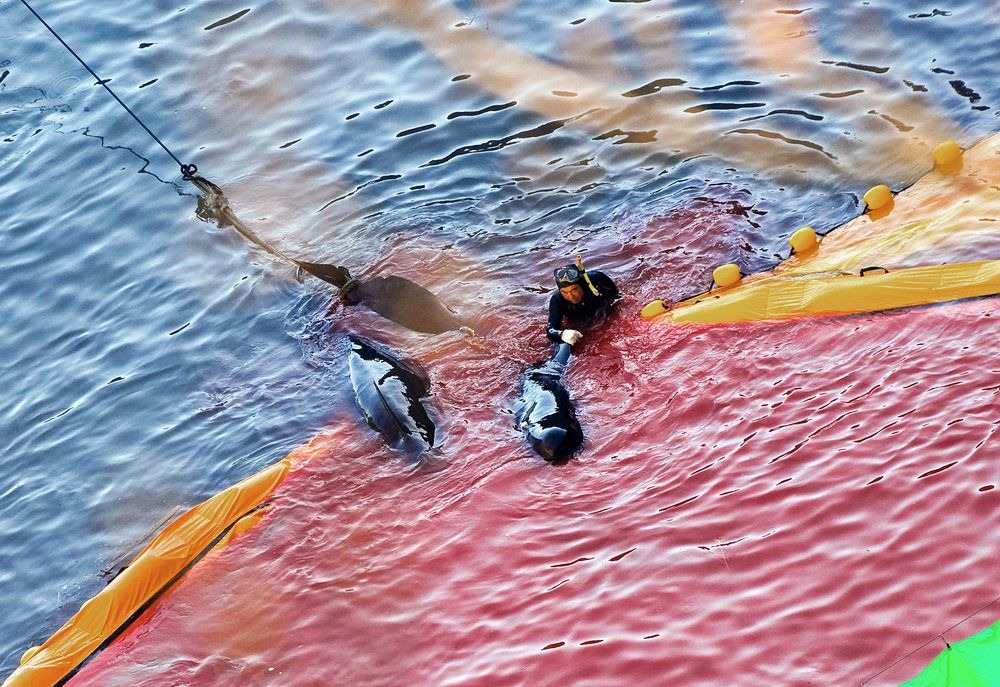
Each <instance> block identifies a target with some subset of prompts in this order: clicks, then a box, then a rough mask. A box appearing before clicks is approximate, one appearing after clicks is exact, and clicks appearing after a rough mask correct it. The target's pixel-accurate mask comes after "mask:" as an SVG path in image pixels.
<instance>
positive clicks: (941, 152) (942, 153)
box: [931, 139, 962, 167]
mask: <svg viewBox="0 0 1000 687" xmlns="http://www.w3.org/2000/svg"><path fill="white" fill-rule="evenodd" d="M931 156H932V157H933V158H934V166H935V167H948V166H950V165H953V164H955V162H957V161H958V160H960V159H961V158H962V149H961V148H959V147H958V144H957V143H955V142H954V141H953V140H951V139H948V140H947V141H944V142H942V143H939V144H938V145H937V147H935V148H934V150H932V151H931Z"/></svg>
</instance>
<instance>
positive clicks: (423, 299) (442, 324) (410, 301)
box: [344, 275, 465, 334]
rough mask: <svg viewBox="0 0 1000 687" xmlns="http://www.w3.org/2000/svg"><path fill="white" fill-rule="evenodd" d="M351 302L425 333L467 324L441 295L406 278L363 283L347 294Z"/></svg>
mask: <svg viewBox="0 0 1000 687" xmlns="http://www.w3.org/2000/svg"><path fill="white" fill-rule="evenodd" d="M344 298H345V301H346V302H348V303H352V302H353V303H364V304H365V305H367V306H368V307H369V308H371V309H372V310H374V311H375V312H377V313H378V314H379V315H381V316H382V317H384V318H386V319H387V320H392V321H393V322H396V323H397V324H401V325H403V326H404V327H406V328H407V329H412V330H413V331H415V332H423V333H425V334H441V333H442V332H447V331H452V330H458V329H461V328H462V327H463V326H465V323H464V322H462V320H460V319H459V317H458V315H457V314H456V313H455V312H454V311H453V310H452V309H451V308H449V307H448V306H447V305H445V304H444V302H442V301H441V299H440V298H438V297H437V296H435V295H434V294H433V293H431V292H430V291H428V290H427V289H425V288H424V287H422V286H420V285H419V284H415V283H413V282H412V281H410V280H409V279H406V278H405V277H400V276H397V275H390V276H388V277H374V278H372V279H368V280H367V281H364V282H361V283H359V284H358V285H357V288H355V289H354V290H352V291H350V292H349V293H346V294H344Z"/></svg>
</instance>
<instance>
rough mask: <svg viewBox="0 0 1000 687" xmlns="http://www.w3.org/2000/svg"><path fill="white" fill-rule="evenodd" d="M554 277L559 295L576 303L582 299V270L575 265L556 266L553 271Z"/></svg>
mask: <svg viewBox="0 0 1000 687" xmlns="http://www.w3.org/2000/svg"><path fill="white" fill-rule="evenodd" d="M553 276H554V277H555V278H556V286H558V287H559V295H561V296H562V297H563V298H564V299H566V300H567V301H569V302H570V303H572V304H573V305H578V304H579V303H581V302H582V301H583V285H582V282H583V272H582V271H581V270H580V268H578V267H577V266H576V265H566V266H565V267H559V268H556V270H555V272H553Z"/></svg>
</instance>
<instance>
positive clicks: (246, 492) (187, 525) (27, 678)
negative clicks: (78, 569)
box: [3, 455, 293, 687]
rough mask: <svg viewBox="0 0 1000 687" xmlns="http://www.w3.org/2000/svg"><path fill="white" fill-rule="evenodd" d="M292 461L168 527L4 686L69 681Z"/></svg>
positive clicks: (233, 488) (273, 484) (220, 495)
mask: <svg viewBox="0 0 1000 687" xmlns="http://www.w3.org/2000/svg"><path fill="white" fill-rule="evenodd" d="M292 460H293V456H292V455H289V456H288V457H286V458H284V459H283V460H281V461H279V462H278V463H275V464H274V465H272V466H270V467H268V468H265V469H264V470H261V471H260V472H258V473H256V474H254V475H251V476H250V477H247V478H246V479H244V480H243V481H241V482H238V483H237V484H234V485H233V486H231V487H229V488H228V489H226V490H225V491H222V492H220V493H218V494H216V495H215V496H213V497H212V498H210V499H208V500H207V501H205V502H203V503H201V504H199V505H197V506H195V507H194V508H192V509H190V510H189V511H187V512H186V513H184V514H183V515H181V516H180V517H178V518H177V519H176V520H174V521H173V522H172V523H170V524H169V525H168V526H167V527H166V528H164V530H163V531H162V532H160V534H158V535H157V536H156V537H155V538H154V539H153V540H152V541H151V542H150V543H149V544H148V545H147V546H146V547H145V548H144V549H143V550H142V551H140V552H139V554H138V555H137V556H136V557H135V559H134V560H133V561H132V562H131V563H130V564H129V566H128V567H127V568H125V570H124V571H122V573H121V574H120V575H118V576H117V577H116V578H115V579H114V580H112V581H111V583H110V584H108V586H107V587H105V588H104V589H103V590H102V591H101V592H100V593H99V594H97V595H96V596H94V597H93V598H92V599H90V600H89V601H87V602H86V603H85V604H83V606H82V607H81V608H80V610H79V611H78V612H77V613H76V615H74V616H73V617H72V618H70V619H69V621H67V622H66V624H65V625H63V626H62V628H60V629H59V630H57V631H56V633H55V634H53V635H52V636H51V637H50V638H49V639H48V640H47V641H46V642H45V643H44V644H42V645H41V647H40V648H39V649H38V650H37V651H36V652H35V653H34V655H32V656H31V657H30V658H29V659H27V660H26V661H25V662H24V663H23V664H22V665H21V666H20V667H19V668H18V669H17V670H15V671H14V672H13V673H12V674H11V675H10V677H8V678H7V680H6V681H5V682H4V683H3V687H51V686H52V685H54V684H56V683H58V682H59V681H60V680H62V679H63V678H65V677H66V676H67V675H68V674H69V673H70V672H72V671H73V670H75V669H76V668H77V667H78V666H79V665H80V664H81V663H83V661H85V660H86V659H87V657H89V656H90V655H91V654H92V653H93V652H94V651H95V650H97V648H98V647H100V646H101V645H102V644H103V643H104V642H105V641H106V640H107V639H108V638H110V637H111V636H112V635H114V633H115V632H117V631H118V630H119V629H120V628H121V627H122V626H123V625H124V624H125V623H126V622H127V621H128V620H129V619H130V618H131V617H132V616H133V615H134V614H135V613H136V612H137V611H139V610H140V609H142V608H143V606H145V605H146V603H148V602H149V601H150V600H151V599H152V598H154V597H155V596H156V595H157V594H158V593H160V592H161V591H162V590H163V589H164V588H166V587H167V586H168V585H169V584H170V582H171V581H173V580H174V579H175V578H176V577H177V576H178V575H179V574H180V573H181V572H182V571H183V570H184V569H185V568H186V567H187V566H188V565H189V564H190V563H192V562H193V561H194V560H196V559H197V558H198V557H199V556H200V555H201V554H203V553H205V551H206V550H207V549H209V547H211V546H212V544H213V542H215V541H216V539H218V538H219V537H220V535H223V534H224V533H225V532H226V531H227V530H229V528H230V527H232V526H233V525H234V524H235V523H236V522H237V521H238V520H240V518H241V517H243V516H245V515H247V514H248V513H249V512H250V511H252V510H253V509H255V508H256V507H257V506H259V505H260V504H261V503H263V502H264V500H265V499H266V498H267V497H268V496H269V495H270V494H271V492H272V491H274V489H275V487H277V486H278V484H279V483H280V482H281V480H282V479H284V477H285V475H286V474H287V473H288V470H289V468H290V467H291V466H292ZM223 543H224V542H223Z"/></svg>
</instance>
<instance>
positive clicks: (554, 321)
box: [545, 292, 563, 343]
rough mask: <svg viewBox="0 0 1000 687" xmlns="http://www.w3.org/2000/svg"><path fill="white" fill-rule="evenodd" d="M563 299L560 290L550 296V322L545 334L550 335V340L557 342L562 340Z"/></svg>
mask: <svg viewBox="0 0 1000 687" xmlns="http://www.w3.org/2000/svg"><path fill="white" fill-rule="evenodd" d="M562 300H563V298H562V296H560V295H559V293H558V292H556V293H554V294H552V296H551V297H550V298H549V324H548V327H547V329H546V330H545V335H546V336H547V337H549V341H553V342H555V343H559V342H561V341H562V319H563V311H562V307H561V303H560V301H562Z"/></svg>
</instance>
